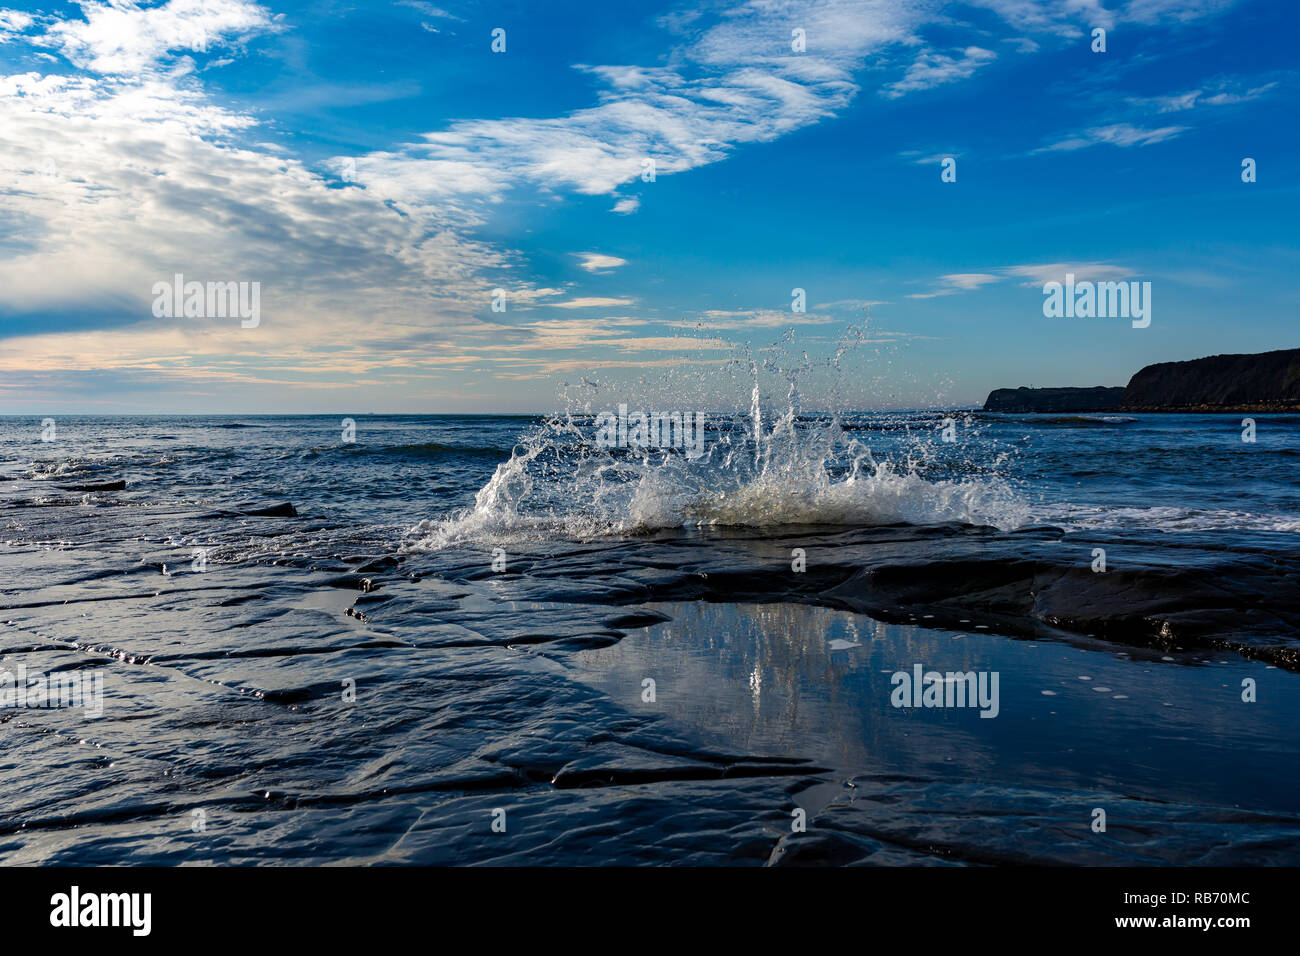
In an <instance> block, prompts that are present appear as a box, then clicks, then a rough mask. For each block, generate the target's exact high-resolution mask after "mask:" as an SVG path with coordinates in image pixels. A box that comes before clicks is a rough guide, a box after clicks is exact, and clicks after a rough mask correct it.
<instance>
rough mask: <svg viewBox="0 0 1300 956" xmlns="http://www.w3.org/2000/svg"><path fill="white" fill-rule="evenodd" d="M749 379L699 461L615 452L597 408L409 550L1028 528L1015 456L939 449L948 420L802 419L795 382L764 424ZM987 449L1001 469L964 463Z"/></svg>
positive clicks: (524, 445)
mask: <svg viewBox="0 0 1300 956" xmlns="http://www.w3.org/2000/svg"><path fill="white" fill-rule="evenodd" d="M836 358H837V359H838V358H839V355H838V354H837V356H836ZM751 367H752V369H753V374H754V385H753V393H752V396H751V402H750V410H749V412H748V414H734V413H733V414H714V415H705V420H706V424H705V430H704V436H703V437H704V442H703V449H702V453H700V451H701V449H699V448H698V446H697V447H696V448H694V449H693V451H694V452H695V453H696V454H694V455H693V456H688V454H687V451H686V447H687V445H689V442H686V443H685V444H682V443H670V442H668V441H663V444H674V445H675V446H676V447H669V448H659V447H655V446H656V445H658V444H659V441H662V438H660V440H659V441H654V440H652V441H649V442H638V441H635V440H631V441H628V442H626V443H624V442H621V441H620V442H619V443H617V444H616V446H615V447H608V446H609V445H610V444H611V443H610V442H609V441H608V440H606V441H603V442H602V441H601V440H599V439H600V437H601V428H602V424H603V423H602V419H601V418H600V417H598V416H597V417H593V416H592V415H591V414H590V408H589V407H588V409H587V410H586V412H587V413H586V414H578V415H575V414H573V413H572V412H570V413H568V414H565V415H562V416H558V417H556V418H553V419H551V420H549V421H547V422H545V423H544V424H543V425H541V426H540V427H538V428H536V429H535V430H534V431H532V432H531V433H529V434H527V435H525V436H524V437H523V438H522V439H521V440H520V443H519V444H518V445H516V447H515V448H514V450H513V452H512V454H511V456H510V459H509V460H508V461H505V462H503V463H502V464H500V465H499V466H498V467H497V469H496V472H495V474H494V475H493V476H492V478H491V479H490V480H489V481H488V482H487V483H486V484H485V485H484V486H483V487H482V488H481V489H480V490H479V492H478V494H477V495H476V497H475V502H474V505H473V507H471V508H468V509H466V510H464V511H463V512H461V513H459V514H456V515H453V516H451V517H447V518H442V519H428V520H424V521H421V522H420V523H419V524H418V525H417V526H416V527H415V528H414V529H413V530H412V532H411V535H410V536H409V539H408V542H407V545H406V547H407V548H408V549H411V550H437V549H440V548H443V547H447V546H450V545H454V544H459V543H463V542H471V541H472V542H475V543H479V544H481V543H483V542H485V541H504V540H518V539H521V538H523V539H530V538H549V537H555V536H561V537H565V538H576V539H591V538H597V537H602V536H608V535H634V534H644V533H649V532H653V531H657V530H662V529H671V528H688V527H718V528H723V527H737V528H740V527H744V528H778V527H783V526H811V525H822V526H840V527H854V526H865V525H886V524H899V523H905V524H913V525H935V524H948V523H960V524H967V525H982V526H993V527H996V528H999V529H1001V530H1012V529H1014V528H1017V527H1020V526H1021V525H1023V524H1024V523H1026V522H1027V521H1028V520H1029V515H1028V509H1027V507H1026V506H1025V505H1024V504H1023V502H1022V501H1021V500H1020V497H1019V495H1018V494H1017V493H1016V491H1015V489H1014V487H1013V485H1012V483H1011V482H1010V481H1009V480H1008V479H1007V478H1006V477H1005V476H1004V474H1003V472H1004V468H1003V467H1002V466H1003V465H1005V459H1006V458H1007V457H1008V456H1007V454H1006V453H1004V452H997V451H996V450H994V451H990V446H989V445H988V444H983V445H981V444H980V443H978V442H973V441H962V442H960V443H958V442H951V443H945V442H943V441H941V434H940V430H939V429H940V426H941V424H942V423H944V422H952V419H951V418H944V417H942V416H940V415H936V414H931V415H927V416H918V415H917V414H915V413H911V414H902V415H899V414H895V415H889V414H881V415H872V416H865V415H841V414H834V413H828V414H825V415H801V414H800V412H799V410H798V387H797V385H796V382H795V378H794V376H790V378H789V387H788V394H787V396H786V398H787V401H786V403H785V409H784V411H783V412H782V413H780V414H779V415H777V416H775V417H774V418H773V417H770V416H767V415H765V413H764V402H763V400H762V398H761V392H760V387H759V384H758V381H757V377H758V372H759V368H758V366H757V363H754V364H753V365H752V366H751ZM647 411H649V410H647ZM611 417H612V416H611ZM684 417H689V416H684ZM846 418H847V419H851V420H849V421H845V420H844V419H846ZM767 421H772V424H771V425H770V426H768V425H766V424H765V422H767ZM606 423H607V422H606ZM951 427H952V428H954V429H955V428H959V427H960V428H962V429H964V430H971V429H974V430H978V428H979V423H978V422H977V421H976V420H975V419H974V418H971V417H968V418H966V419H965V421H963V422H962V423H961V424H960V425H958V424H957V423H953V424H952V425H951ZM631 430H632V431H633V432H634V431H635V426H634V427H633V429H631ZM670 434H671V435H672V436H673V437H674V438H675V437H676V432H671V433H670ZM608 437H609V436H608V435H606V438H608ZM642 437H644V433H642ZM687 437H688V438H689V437H690V436H689V435H688V436H687ZM864 439H865V440H864ZM868 442H870V443H877V445H876V447H873V445H872V444H869V443H868ZM620 446H621V447H620ZM976 447H979V448H981V449H982V451H981V452H979V454H985V455H990V456H991V458H992V460H990V461H972V460H970V459H969V458H968V457H965V456H969V455H971V454H972V451H971V450H972V449H973V448H976Z"/></svg>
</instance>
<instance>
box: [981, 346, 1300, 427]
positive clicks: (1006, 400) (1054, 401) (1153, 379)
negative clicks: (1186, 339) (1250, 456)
mask: <svg viewBox="0 0 1300 956" xmlns="http://www.w3.org/2000/svg"><path fill="white" fill-rule="evenodd" d="M984 411H986V412H1010V413H1035V412H1167V413H1183V414H1213V413H1226V414H1238V413H1256V414H1267V413H1288V412H1300V349H1280V350H1278V351H1274V352H1260V353H1255V354H1244V355H1211V356H1207V357H1206V358H1199V359H1192V360H1191V361H1186V362H1158V363H1156V364H1154V365H1148V366H1146V367H1145V368H1142V369H1140V370H1139V371H1138V372H1137V374H1135V375H1134V376H1133V377H1132V378H1131V379H1129V382H1128V385H1127V386H1125V387H1123V388H1121V387H1118V386H1102V385H1098V386H1093V387H1091V388H1024V387H1021V388H998V389H994V390H993V391H992V392H990V393H989V396H988V398H987V399H986V400H985V402H984Z"/></svg>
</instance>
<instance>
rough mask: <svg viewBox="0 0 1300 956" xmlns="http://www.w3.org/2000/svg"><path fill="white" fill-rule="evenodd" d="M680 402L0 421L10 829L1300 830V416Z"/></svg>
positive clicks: (409, 838)
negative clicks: (669, 409)
mask: <svg viewBox="0 0 1300 956" xmlns="http://www.w3.org/2000/svg"><path fill="white" fill-rule="evenodd" d="M624 404H626V403H624ZM694 411H695V412H696V414H698V416H699V420H700V421H701V422H702V428H703V431H702V432H701V433H700V435H698V436H689V435H682V434H681V429H680V428H678V427H677V422H680V421H681V417H682V416H681V414H680V413H679V414H678V416H677V419H676V420H675V421H673V420H671V419H670V418H665V419H663V420H662V421H663V422H665V425H664V427H663V428H662V429H658V430H657V431H658V434H649V433H648V431H647V429H646V428H645V427H643V425H644V423H643V422H642V420H641V418H639V417H637V414H636V410H635V409H634V410H633V411H630V412H629V411H627V410H626V409H624V410H623V411H622V412H620V410H619V408H618V403H616V402H614V401H610V402H608V403H607V404H605V405H602V404H600V403H599V402H597V403H596V404H594V405H593V404H592V403H590V402H588V403H586V404H585V405H583V407H581V408H569V409H567V410H565V411H563V412H561V413H558V414H556V415H552V416H544V417H543V416H494V415H381V414H373V415H367V414H360V413H358V414H355V415H351V416H340V415H328V416H315V415H313V416H303V415H285V416H277V415H216V414H214V415H167V414H159V415H141V416H129V415H125V416H123V415H113V416H84V415H59V414H51V415H36V416H29V417H22V416H10V417H5V418H0V529H2V532H0V541H2V542H3V546H2V547H0V625H2V626H0V740H3V750H2V751H0V861H3V862H5V863H7V864H77V865H101V864H122V865H137V864H152V865H175V864H193V863H221V864H321V863H346V864H360V865H367V864H436V865H445V864H495V865H526V866H552V865H562V866H568V865H584V866H585V865H607V864H612V865H638V864H683V865H725V866H736V865H755V866H759V865H795V864H800V865H846V864H866V865H882V866H917V865H982V864H999V863H1012V864H1065V865H1276V864H1288V865H1295V864H1297V863H1300V839H1298V838H1300V786H1298V784H1300V738H1298V737H1297V735H1296V733H1295V728H1296V727H1297V726H1300V673H1298V672H1300V583H1298V582H1300V481H1298V480H1297V474H1298V472H1297V465H1298V464H1300V416H1287V415H1264V414H1260V415H1253V416H1252V415H1241V414H1236V415H1231V414H1218V415H1178V414H1120V413H1115V414H1109V413H1107V414H1085V415H1073V414H1060V415H1010V414H990V413H984V412H981V411H976V410H955V411H953V410H904V411H874V412H871V411H864V412H855V411H839V410H825V411H803V410H797V409H796V408H795V406H794V405H793V404H785V405H783V404H782V403H780V402H777V403H767V404H765V403H764V402H762V401H759V400H758V398H757V397H756V398H755V401H754V403H753V405H752V406H751V407H749V408H731V409H726V410H710V409H708V408H704V409H699V410H694ZM644 412H645V413H646V415H647V416H651V415H653V413H654V412H655V409H644ZM620 415H621V419H620V420H621V422H622V424H621V425H620V426H615V427H611V426H610V422H611V421H612V420H613V416H620ZM689 421H690V420H689V419H688V422H689ZM602 429H604V431H603V432H602ZM690 437H698V438H699V441H698V443H697V445H696V447H695V448H694V449H689V448H688V447H687V445H688V441H687V439H688V438H690ZM92 700H93V701H94V705H93V706H92V703H91V702H92Z"/></svg>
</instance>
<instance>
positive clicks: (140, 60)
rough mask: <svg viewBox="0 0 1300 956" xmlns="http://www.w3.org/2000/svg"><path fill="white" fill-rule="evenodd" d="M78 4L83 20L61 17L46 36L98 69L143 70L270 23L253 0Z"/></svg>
mask: <svg viewBox="0 0 1300 956" xmlns="http://www.w3.org/2000/svg"><path fill="white" fill-rule="evenodd" d="M81 6H82V12H83V13H84V14H85V17H86V19H85V20H63V21H59V22H58V23H56V24H54V26H53V27H52V28H51V29H50V31H49V33H48V34H47V39H48V40H49V42H50V43H51V44H52V45H55V46H57V47H58V49H59V50H60V52H62V53H63V55H64V56H66V57H67V58H68V59H69V60H70V61H72V62H73V63H74V64H76V65H77V66H80V67H84V68H86V69H90V70H93V71H95V72H96V73H112V74H135V73H141V72H144V71H146V70H149V69H151V68H154V67H155V66H157V65H158V63H159V61H160V60H162V58H163V57H164V56H165V55H166V54H168V53H170V52H172V51H175V50H184V51H190V52H206V51H207V49H208V47H209V46H211V45H216V44H219V43H223V42H226V41H227V40H230V39H237V38H240V37H245V36H247V35H249V34H251V33H255V32H261V31H265V30H267V29H270V28H271V27H272V20H271V16H270V14H269V12H268V11H267V10H266V9H265V8H264V7H261V6H259V5H258V4H256V3H254V2H252V0H170V2H168V3H164V4H162V5H161V6H155V7H142V6H140V5H139V4H137V3H134V2H131V0H114V2H113V3H111V4H109V3H96V2H93V0H86V2H83V3H82V5H81Z"/></svg>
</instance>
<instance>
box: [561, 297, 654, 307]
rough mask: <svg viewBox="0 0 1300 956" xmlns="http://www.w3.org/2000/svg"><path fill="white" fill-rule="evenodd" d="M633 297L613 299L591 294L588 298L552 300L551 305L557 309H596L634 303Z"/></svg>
mask: <svg viewBox="0 0 1300 956" xmlns="http://www.w3.org/2000/svg"><path fill="white" fill-rule="evenodd" d="M632 302H633V300H632V299H612V298H600V297H599V296H589V297H587V298H578V299H569V300H568V301H566V302H551V303H549V305H550V306H551V307H552V308H556V309H595V308H612V307H613V306H619V305H632Z"/></svg>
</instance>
